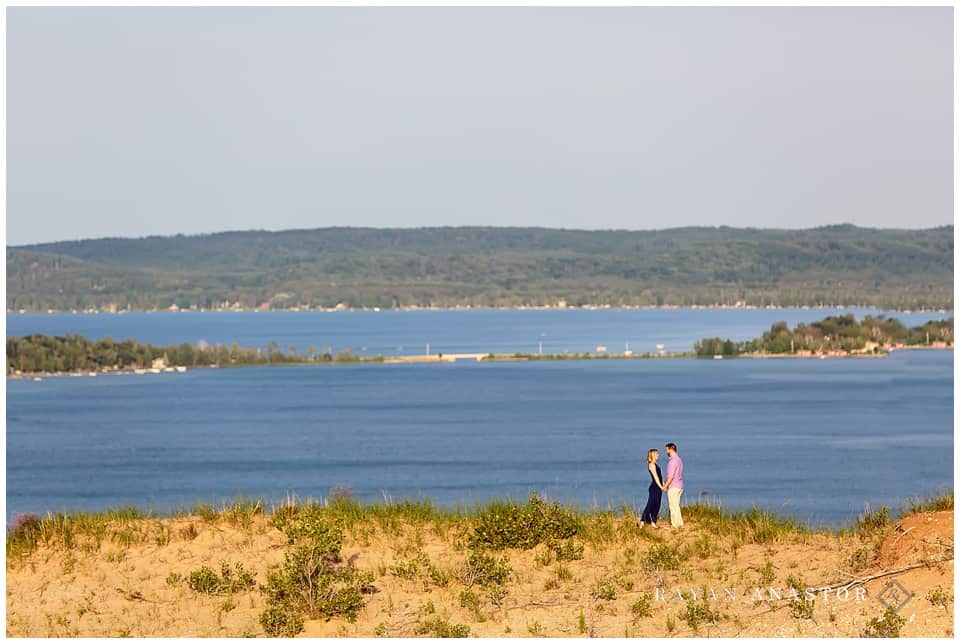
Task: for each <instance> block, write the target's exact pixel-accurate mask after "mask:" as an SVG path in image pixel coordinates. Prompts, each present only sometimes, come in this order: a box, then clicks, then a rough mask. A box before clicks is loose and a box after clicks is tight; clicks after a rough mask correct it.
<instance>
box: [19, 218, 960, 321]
mask: <svg viewBox="0 0 960 644" xmlns="http://www.w3.org/2000/svg"><path fill="white" fill-rule="evenodd" d="M834 305H836V306H864V307H869V306H875V307H879V308H884V309H889V310H899V311H903V310H918V309H925V310H941V309H943V310H951V309H952V308H953V227H952V226H945V227H940V228H932V229H928V230H878V229H869V228H857V227H854V226H846V225H843V226H826V227H821V228H813V229H807V230H773V229H736V228H726V227H718V228H706V227H703V228H674V229H665V230H650V231H631V230H605V231H588V230H557V229H544V228H484V227H460V228H419V229H375V228H325V229H316V230H290V231H278V232H270V231H241V232H225V233H217V234H212V235H191V236H184V235H177V236H170V237H145V238H141V239H91V240H81V241H68V242H56V243H47V244H34V245H29V246H18V247H8V248H7V309H8V310H10V311H20V310H23V311H25V312H46V311H48V310H53V311H72V310H80V311H86V310H96V311H126V310H129V311H148V310H165V309H196V310H223V309H234V310H236V309H242V310H252V309H279V310H304V309H308V310H317V309H333V308H337V307H340V308H350V309H359V308H381V309H400V308H411V307H421V308H423V307H433V308H457V307H470V308H521V307H543V306H549V307H558V308H564V307H585V306H611V307H628V306H629V307H634V306H637V307H658V306H667V307H693V306H697V307H699V306H758V307H763V306H783V307H797V306H810V307H818V306H834Z"/></svg>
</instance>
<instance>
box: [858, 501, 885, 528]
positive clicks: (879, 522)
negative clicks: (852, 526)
mask: <svg viewBox="0 0 960 644" xmlns="http://www.w3.org/2000/svg"><path fill="white" fill-rule="evenodd" d="M888 525H890V508H888V507H887V506H885V505H884V506H881V507H880V509H879V510H875V511H873V512H871V511H870V510H867V511H865V512H864V513H863V514H861V515H860V516H859V517H857V530H858V531H859V532H860V534H864V535H869V534H872V533H874V532H876V531H877V530H881V529H883V528H885V527H887V526H888Z"/></svg>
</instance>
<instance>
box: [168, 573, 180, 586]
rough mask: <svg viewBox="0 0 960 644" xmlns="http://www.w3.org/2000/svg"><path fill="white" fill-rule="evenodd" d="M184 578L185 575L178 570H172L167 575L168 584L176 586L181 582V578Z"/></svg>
mask: <svg viewBox="0 0 960 644" xmlns="http://www.w3.org/2000/svg"><path fill="white" fill-rule="evenodd" d="M182 578H183V575H181V574H180V573H178V572H171V573H170V574H169V575H167V585H168V586H176V585H177V584H179V583H180V580H181V579H182Z"/></svg>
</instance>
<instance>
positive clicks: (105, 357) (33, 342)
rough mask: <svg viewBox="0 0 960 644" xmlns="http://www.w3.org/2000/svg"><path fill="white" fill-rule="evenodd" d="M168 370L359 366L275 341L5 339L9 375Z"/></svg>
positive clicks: (347, 355)
mask: <svg viewBox="0 0 960 644" xmlns="http://www.w3.org/2000/svg"><path fill="white" fill-rule="evenodd" d="M160 359H162V360H163V366H168V367H212V366H217V367H226V366H241V365H269V364H298V363H308V362H359V361H361V360H367V361H375V360H378V359H380V358H361V357H360V356H359V355H357V354H356V353H354V352H352V351H350V350H349V349H347V350H343V351H340V352H339V353H337V354H332V353H330V352H329V351H322V352H318V351H317V350H316V349H315V348H313V347H311V348H310V349H308V350H307V352H306V353H304V354H301V353H300V352H299V351H297V349H296V348H295V347H290V349H289V350H287V351H284V350H282V349H281V348H280V346H279V345H277V343H275V342H272V343H270V345H268V346H267V347H266V349H259V348H255V349H250V348H243V347H240V346H238V345H237V344H232V345H231V346H229V347H227V346H225V345H222V344H221V345H216V346H212V345H207V344H205V343H200V344H198V345H193V344H189V343H186V342H185V343H183V344H177V345H173V344H171V345H167V346H165V347H164V346H155V345H151V344H143V343H140V342H137V341H136V340H124V341H122V342H114V341H113V340H112V339H111V338H104V339H102V340H96V341H94V340H88V339H87V338H85V337H83V336H80V335H67V336H63V337H60V336H49V335H40V334H36V335H28V336H24V337H20V338H18V337H10V338H7V373H8V374H11V373H15V372H17V371H19V372H22V373H67V372H77V371H103V370H120V369H148V368H151V367H152V366H153V364H154V361H156V360H160Z"/></svg>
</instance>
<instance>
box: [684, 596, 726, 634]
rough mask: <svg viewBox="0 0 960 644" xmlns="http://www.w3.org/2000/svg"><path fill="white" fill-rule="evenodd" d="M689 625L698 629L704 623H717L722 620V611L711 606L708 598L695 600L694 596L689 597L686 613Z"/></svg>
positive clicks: (695, 629)
mask: <svg viewBox="0 0 960 644" xmlns="http://www.w3.org/2000/svg"><path fill="white" fill-rule="evenodd" d="M685 617H686V620H687V626H689V627H690V628H692V629H693V630H694V631H697V630H698V629H699V628H700V625H701V624H703V623H707V624H716V623H717V622H719V621H720V617H721V615H720V611H716V610H713V609H712V608H710V604H709V603H707V601H706V600H704V599H702V600H700V601H694V599H693V598H692V597H690V598H688V599H687V610H686V614H685Z"/></svg>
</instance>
